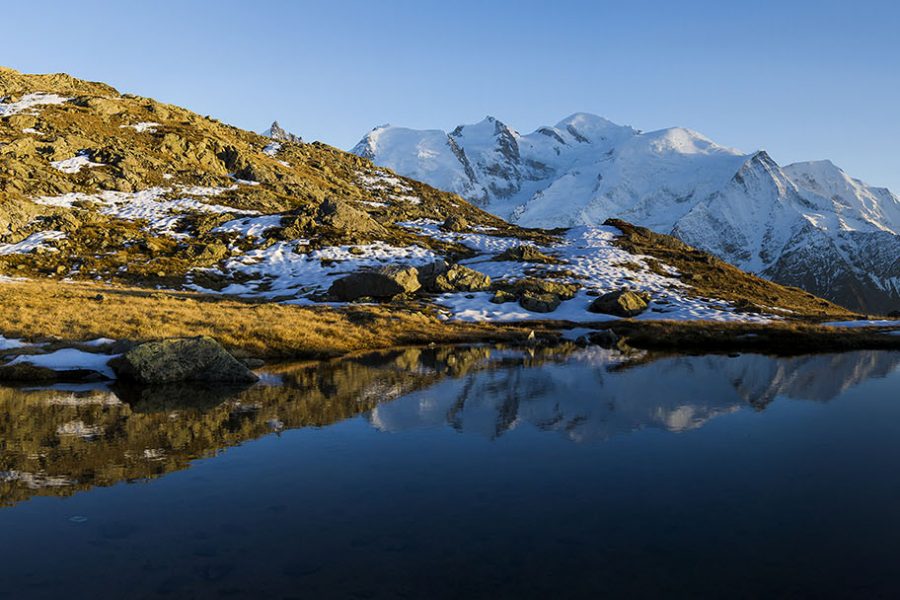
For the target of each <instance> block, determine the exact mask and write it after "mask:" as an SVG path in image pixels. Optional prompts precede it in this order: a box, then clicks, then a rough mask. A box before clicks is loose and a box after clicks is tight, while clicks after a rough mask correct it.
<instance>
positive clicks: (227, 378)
mask: <svg viewBox="0 0 900 600" xmlns="http://www.w3.org/2000/svg"><path fill="white" fill-rule="evenodd" d="M110 365H111V366H112V367H113V369H114V370H115V371H116V374H117V375H118V376H119V377H120V378H122V379H125V380H131V381H135V382H137V383H142V384H162V383H175V382H179V381H199V382H211V383H213V382H215V383H253V382H255V381H258V379H259V378H258V377H257V376H256V375H254V374H253V372H252V371H251V370H250V369H248V368H247V367H246V366H244V364H243V363H241V362H240V361H238V360H237V359H236V358H234V357H233V356H232V355H231V354H229V353H228V351H227V350H225V348H223V347H222V346H221V344H219V342H217V341H216V340H214V339H212V338H210V337H206V336H202V337H194V338H175V339H169V340H162V341H159V342H148V343H145V344H141V345H139V346H136V347H135V348H133V349H131V350H130V351H128V352H126V353H125V355H124V356H122V357H121V358H119V359H116V360H115V361H113V362H111V363H110Z"/></svg>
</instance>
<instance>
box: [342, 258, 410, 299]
mask: <svg viewBox="0 0 900 600" xmlns="http://www.w3.org/2000/svg"><path fill="white" fill-rule="evenodd" d="M420 287H422V284H420V283H419V271H418V269H416V268H415V267H403V266H399V265H394V266H387V267H381V268H380V269H377V270H375V271H358V272H356V273H351V274H350V275H347V276H346V277H341V278H340V279H338V280H337V281H335V282H334V283H332V284H331V287H330V288H329V289H328V294H329V295H331V296H333V297H334V298H336V299H338V300H340V301H343V302H349V301H351V300H357V299H359V298H362V297H365V296H368V297H371V298H393V297H394V296H396V295H398V294H410V293H412V292H415V291H416V290H418V289H419V288H420Z"/></svg>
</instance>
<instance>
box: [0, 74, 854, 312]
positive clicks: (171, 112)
mask: <svg viewBox="0 0 900 600" xmlns="http://www.w3.org/2000/svg"><path fill="white" fill-rule="evenodd" d="M0 98H2V102H0V276H2V277H3V278H4V279H3V280H2V281H3V282H4V284H11V282H15V281H16V280H17V279H20V278H51V279H58V280H64V281H65V280H82V281H103V282H106V283H112V284H123V285H124V284H127V285H131V286H143V287H152V288H166V289H175V290H192V291H196V292H202V293H204V294H212V295H216V294H218V295H227V296H229V297H231V298H240V299H245V300H247V301H248V302H256V303H258V302H261V301H268V302H282V303H292V304H303V305H314V304H318V303H322V302H327V303H328V306H334V307H340V306H342V305H344V303H347V302H360V301H362V302H395V303H398V304H402V305H403V306H404V307H405V308H406V309H409V308H413V309H415V310H418V311H421V312H422V313H423V314H427V315H432V316H433V317H434V318H437V319H443V320H447V319H454V320H463V321H464V320H470V321H520V320H525V319H535V318H539V319H548V318H550V319H564V320H569V321H584V322H589V321H603V320H609V319H616V318H621V317H634V318H637V319H678V320H684V319H692V320H718V321H734V320H738V321H747V320H750V321H767V320H771V319H794V318H809V317H811V318H815V319H819V320H821V319H828V318H849V317H850V316H852V315H851V314H850V313H849V312H847V311H845V310H843V309H841V308H839V307H837V306H834V305H832V304H830V303H829V302H827V301H824V300H821V299H819V298H816V297H814V296H812V295H810V294H808V293H805V292H803V291H801V290H798V289H795V288H786V287H782V286H779V285H775V284H772V283H770V282H768V281H765V280H763V279H760V278H758V277H754V276H751V275H747V274H746V273H743V272H741V271H739V270H737V269H735V268H733V267H730V266H728V265H726V264H724V263H722V262H721V261H718V260H716V259H714V258H712V257H710V256H708V255H706V254H704V253H702V252H698V251H696V250H693V249H692V248H690V247H688V246H686V245H684V244H681V243H679V242H677V241H676V240H673V239H672V238H669V237H667V236H654V235H653V234H651V232H649V231H646V230H641V229H635V228H633V227H632V226H630V225H628V224H627V223H625V222H609V223H607V224H605V225H601V226H578V227H574V228H572V229H568V230H553V231H548V230H538V229H524V228H522V227H519V226H517V225H511V224H509V223H507V222H506V221H504V220H502V219H500V218H499V217H496V216H494V215H492V214H489V213H488V212H485V211H484V210H482V209H480V208H477V207H475V206H473V205H471V204H469V203H468V202H466V201H464V200H463V199H461V198H460V197H459V196H456V195H453V194H450V193H447V192H442V191H438V190H437V189H435V188H432V187H430V186H429V185H426V184H423V183H419V182H418V181H415V180H413V179H408V178H406V177H401V176H398V175H396V174H394V173H393V172H391V171H389V170H387V169H384V168H381V167H377V166H375V165H373V164H372V163H371V162H370V161H369V160H368V159H367V158H365V157H360V156H356V155H354V154H351V153H346V152H342V151H339V150H336V149H334V148H331V147H329V146H326V145H324V144H321V143H317V142H313V143H303V142H301V141H299V138H297V137H290V136H289V135H288V134H286V133H284V132H283V131H281V130H280V128H279V129H278V130H276V128H275V127H273V128H272V131H271V132H270V133H271V135H275V134H276V133H278V135H277V136H276V137H277V139H275V138H274V137H266V136H263V135H259V134H256V133H253V132H249V131H244V130H240V129H237V128H235V127H232V126H229V125H226V124H223V123H220V122H218V121H216V120H215V119H213V118H210V117H202V116H200V115H197V114H194V113H192V112H190V111H188V110H185V109H183V108H179V107H177V106H171V105H167V104H163V103H160V102H157V101H154V100H151V99H148V98H141V97H137V96H132V95H128V94H124V95H123V94H120V93H119V92H117V91H116V90H114V89H113V88H111V87H109V86H107V85H104V84H100V83H90V82H85V81H80V80H77V79H74V78H72V77H69V76H67V75H23V74H20V73H18V72H16V71H12V70H9V69H2V70H0ZM575 131H576V133H578V135H579V136H581V137H585V138H586V139H587V136H588V135H594V133H593V132H592V131H587V132H585V133H583V134H582V133H580V132H579V131H578V130H575ZM282 134H283V135H282ZM542 135H543V134H542ZM559 135H562V134H561V133H560V134H559ZM567 135H569V136H575V134H574V133H572V132H568V133H567ZM572 139H573V140H574V139H576V138H575V137H572ZM564 141H565V139H564ZM535 168H536V167H535Z"/></svg>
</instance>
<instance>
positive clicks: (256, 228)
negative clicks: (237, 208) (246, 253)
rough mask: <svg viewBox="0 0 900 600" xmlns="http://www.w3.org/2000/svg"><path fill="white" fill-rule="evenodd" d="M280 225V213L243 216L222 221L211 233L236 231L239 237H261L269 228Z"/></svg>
mask: <svg viewBox="0 0 900 600" xmlns="http://www.w3.org/2000/svg"><path fill="white" fill-rule="evenodd" d="M280 226H281V215H264V216H262V217H244V218H242V219H234V220H233V221H228V222H227V223H223V224H221V225H219V226H218V227H216V228H215V229H213V230H212V231H213V233H237V234H239V235H240V236H241V237H254V238H262V236H263V233H265V232H266V231H267V230H269V229H273V228H275V227H280Z"/></svg>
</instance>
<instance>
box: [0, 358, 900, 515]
mask: <svg viewBox="0 0 900 600" xmlns="http://www.w3.org/2000/svg"><path fill="white" fill-rule="evenodd" d="M898 364H900V353H886V352H853V353H845V354H839V355H819V356H804V357H796V358H783V359H776V358H771V357H765V356H758V355H742V356H737V357H727V356H695V357H685V356H678V357H661V358H660V357H657V358H654V357H649V356H643V355H638V356H624V355H621V354H618V353H615V352H612V351H607V350H601V349H596V348H590V349H577V348H575V347H567V348H557V349H545V350H532V351H523V350H505V349H498V348H493V349H489V348H434V349H408V350H402V351H394V352H387V353H380V354H372V355H368V356H366V357H363V358H359V359H352V360H342V361H334V362H324V363H307V364H301V365H292V366H285V367H281V368H275V369H272V370H271V371H270V373H269V374H268V375H267V377H266V378H265V381H266V383H264V384H260V385H255V386H253V387H250V388H243V389H235V388H220V389H208V388H202V389H194V388H190V387H184V386H179V387H166V388H153V389H147V388H145V389H129V388H90V387H87V388H86V387H83V386H73V387H65V386H61V387H56V388H52V389H28V388H18V389H17V388H0V505H10V504H14V503H16V502H20V501H22V500H25V499H27V498H30V497H32V496H34V495H69V494H73V493H75V492H77V491H79V490H84V489H88V488H90V487H92V486H105V485H111V484H113V483H116V482H120V481H134V480H141V479H146V478H151V477H157V476H159V475H162V474H165V473H168V472H171V471H174V470H178V469H184V468H186V467H187V466H188V465H189V463H190V461H191V460H193V459H195V458H198V457H203V456H210V455H213V454H215V453H216V452H217V451H219V450H221V449H223V448H226V447H229V446H232V445H236V444H240V443H241V442H243V441H246V440H250V439H254V438H257V437H260V436H263V435H267V434H273V433H275V434H277V433H279V432H281V431H283V430H286V429H294V428H300V427H324V426H328V425H330V424H333V423H336V422H339V421H342V420H344V419H348V418H351V417H354V416H357V415H363V416H364V417H365V418H366V419H368V421H369V422H370V423H371V425H372V426H373V427H375V428H377V429H379V430H383V431H401V430H407V429H412V428H421V427H446V426H449V427H452V428H454V429H456V430H459V431H462V432H466V433H475V434H479V435H483V436H486V437H488V438H491V439H493V438H496V437H498V436H502V435H504V434H506V433H507V432H509V431H512V430H514V429H516V428H518V427H523V426H529V427H534V428H538V429H540V430H546V431H553V432H558V433H560V434H562V435H564V436H565V437H566V438H568V439H571V440H573V441H579V442H583V441H590V440H603V439H607V438H609V437H611V436H614V435H617V434H622V433H626V432H630V431H634V430H636V429H641V428H659V429H665V430H668V431H675V432H678V431H685V430H689V429H692V428H696V427H700V426H702V425H703V424H704V423H706V422H707V421H709V420H710V419H712V418H714V417H716V416H717V415H722V414H726V413H730V412H733V411H736V410H739V409H741V408H745V407H752V408H755V409H763V408H764V407H765V406H766V405H767V404H769V403H770V402H772V401H773V399H775V398H776V397H778V396H784V397H788V398H795V399H805V400H816V401H826V400H829V399H831V398H833V397H835V396H837V395H838V394H840V393H841V392H842V391H844V390H846V389H847V388H848V387H851V386H853V385H855V384H857V383H860V382H862V381H864V380H866V379H868V378H870V377H883V376H885V375H887V374H888V373H890V372H891V371H892V370H893V369H895V368H897V365H898ZM274 381H277V382H278V383H277V385H273V382H274Z"/></svg>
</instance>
